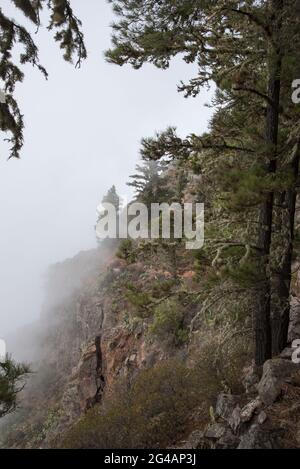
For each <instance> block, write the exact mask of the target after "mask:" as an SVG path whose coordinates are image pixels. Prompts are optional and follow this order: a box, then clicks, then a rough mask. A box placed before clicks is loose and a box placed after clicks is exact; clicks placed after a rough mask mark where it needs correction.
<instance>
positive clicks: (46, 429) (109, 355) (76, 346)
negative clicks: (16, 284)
mask: <svg viewBox="0 0 300 469" xmlns="http://www.w3.org/2000/svg"><path fill="white" fill-rule="evenodd" d="M91 260H92V262H91ZM74 265H75V266H76V269H74ZM141 269H143V266H141V265H140V264H137V265H130V266H128V265H127V264H126V262H125V261H122V260H120V259H117V258H115V257H113V256H112V255H111V254H110V253H109V250H108V251H105V250H101V251H100V250H98V251H92V252H90V253H82V254H81V255H79V256H77V257H76V258H74V259H73V260H72V261H71V260H68V261H66V263H64V264H60V265H57V266H55V267H53V268H51V272H50V281H49V282H48V291H47V307H45V308H44V310H43V312H42V315H41V320H40V324H39V325H38V326H37V325H35V329H36V331H35V334H34V338H33V340H34V341H36V342H37V343H38V345H37V346H36V349H37V350H38V356H37V357H36V359H35V362H34V364H33V371H34V374H33V375H32V376H31V378H30V380H29V382H28V383H27V386H26V389H25V390H24V392H23V393H22V396H20V402H21V408H20V409H19V411H18V413H17V414H16V415H13V416H11V417H9V418H7V419H6V421H5V422H4V425H3V426H4V429H5V428H6V429H7V428H9V432H8V443H9V445H11V446H13V447H27V448H28V447H48V446H49V445H50V444H51V441H52V440H54V439H55V438H57V436H58V435H61V434H63V433H64V432H65V431H66V430H67V429H68V428H69V427H70V426H71V425H72V424H73V423H74V422H76V421H77V420H78V419H79V418H80V417H81V416H82V415H84V414H85V412H86V411H87V410H88V409H90V408H91V407H93V406H94V405H96V404H97V403H100V402H101V400H102V397H103V395H105V394H107V393H109V392H110V390H111V389H112V387H113V385H114V383H115V382H116V380H119V379H120V378H124V379H132V378H133V377H134V376H135V375H136V374H137V373H138V371H139V370H140V369H142V368H144V367H149V366H151V365H153V364H154V363H156V362H158V361H160V360H162V359H164V358H166V357H167V356H168V353H167V352H166V351H165V350H163V349H162V348H160V346H159V345H158V344H157V343H154V342H151V341H147V340H146V338H145V324H143V321H140V322H139V324H138V325H137V327H136V326H134V330H133V329H132V325H131V324H130V323H129V322H128V321H127V319H128V318H127V317H126V314H125V313H126V312H128V309H129V306H128V301H127V299H126V296H125V290H126V288H125V287H124V284H125V283H126V282H127V281H128V279H131V281H132V280H133V279H134V278H137V277H139V276H140V274H141ZM166 275H167V274H166ZM151 276H152V277H155V276H156V272H155V270H153V272H152V273H151ZM159 276H160V279H163V278H164V274H163V273H159ZM125 280H126V281H125ZM64 285H66V290H65V291H64ZM28 337H29V335H28ZM30 337H31V340H32V336H30ZM12 346H13V345H12ZM35 353H36V352H35ZM19 355H22V354H21V353H19ZM4 433H5V437H6V432H4ZM5 444H7V441H6V443H5Z"/></svg>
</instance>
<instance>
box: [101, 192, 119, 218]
mask: <svg viewBox="0 0 300 469" xmlns="http://www.w3.org/2000/svg"><path fill="white" fill-rule="evenodd" d="M102 203H103V204H105V203H108V204H112V205H113V206H114V207H115V209H116V211H117V213H119V211H120V207H121V198H120V197H119V195H118V194H117V190H116V186H112V187H111V188H110V189H109V190H108V191H107V194H106V195H105V196H104V197H103V199H102Z"/></svg>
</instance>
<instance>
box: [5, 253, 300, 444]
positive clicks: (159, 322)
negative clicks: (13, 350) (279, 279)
mask: <svg viewBox="0 0 300 469" xmlns="http://www.w3.org/2000/svg"><path fill="white" fill-rule="evenodd" d="M127 247H128V246H127ZM131 249H133V251H132V253H133V254H134V255H131V256H128V255H126V256H124V250H123V251H122V252H120V251H119V253H118V255H117V256H116V246H109V247H107V248H103V247H102V249H98V250H94V251H91V252H88V253H81V254H80V255H79V256H76V258H74V259H73V260H68V261H66V262H65V263H62V264H60V265H57V266H54V267H53V268H51V270H50V274H49V281H48V288H47V301H46V303H45V307H44V310H43V312H42V315H41V319H40V323H39V324H38V325H35V328H34V329H35V333H34V337H35V338H34V340H35V341H36V344H37V345H36V347H35V348H36V350H38V355H36V357H35V362H34V364H33V368H34V373H33V374H32V376H31V378H30V380H29V382H28V384H27V386H26V389H25V390H24V392H23V393H22V396H21V397H20V409H19V411H18V412H17V414H15V415H12V416H10V417H8V418H6V419H5V421H4V422H3V423H2V444H3V446H5V447H7V446H9V447H18V448H47V447H56V446H60V445H61V444H62V441H63V440H64V438H65V435H68V432H70V431H72V429H73V428H74V427H76V425H78V422H79V423H80V422H81V421H82V419H85V418H86V416H89V417H88V418H89V420H88V421H89V422H91V420H93V415H94V414H93V413H92V412H95V409H96V413H97V415H100V416H101V415H102V414H105V411H106V409H107V408H108V409H110V406H111V404H110V401H111V400H112V399H113V398H112V396H114V392H115V391H114V390H115V389H116V388H118V386H120V383H122V386H123V387H124V386H125V388H126V389H129V388H130V386H132V385H133V384H132V383H135V382H136V380H138V379H139V377H140V376H141V375H142V374H143V371H145V370H151V369H155V367H157V365H158V364H160V363H166V364H167V369H170V368H172V370H173V371H174V370H177V365H174V360H176V361H177V362H178V363H180V366H181V365H182V366H184V367H185V368H186V370H187V374H186V375H185V374H184V373H185V372H183V375H184V376H187V379H185V381H182V376H183V375H182V372H181V371H178V376H177V375H176V376H175V374H174V373H175V372H174V373H173V374H174V376H169V375H168V374H165V375H164V374H163V373H165V372H163V373H162V376H165V378H164V380H165V381H166V380H170V383H171V381H172V380H173V379H175V381H174V383H175V384H174V386H173V385H172V386H173V387H175V388H176V386H177V387H178V390H175V391H174V389H173V388H170V389H165V388H161V386H164V387H165V386H166V383H165V382H164V383H159V384H158V386H160V387H159V389H162V391H161V392H162V393H164V392H166V395H167V396H168V395H170V396H172V395H173V394H172V393H173V391H174V393H175V394H174V396H175V397H174V399H175V400H174V403H175V407H176V412H178V415H179V416H180V420H179V421H180V423H181V425H180V426H178V428H175V429H173V430H172V432H170V435H168V437H166V438H163V437H162V436H161V437H158V441H157V443H156V444H157V446H164V445H167V446H172V447H179V448H192V447H193V448H277V447H300V436H299V435H300V428H298V415H299V412H300V368H299V365H296V364H293V363H292V361H291V353H292V351H291V349H287V350H286V351H284V353H283V354H282V356H281V357H278V358H275V359H273V360H270V361H268V362H266V363H265V365H264V367H263V369H257V368H255V367H254V366H253V365H252V364H251V359H250V355H249V347H248V343H249V340H248V338H247V334H248V332H247V331H248V329H247V324H248V321H249V318H248V319H247V318H244V319H243V321H242V323H239V325H238V326H237V325H236V322H234V325H233V323H232V322H231V323H229V322H228V321H227V320H226V322H225V321H224V320H223V321H222V320H221V318H220V317H217V318H216V317H213V316H211V315H210V314H209V313H208V312H207V310H206V308H205V301H203V299H202V297H201V295H200V293H199V282H198V281H197V279H196V273H195V272H194V271H193V270H192V268H193V261H192V259H191V258H190V257H189V256H188V255H187V254H186V253H185V254H184V255H181V254H182V252H183V251H182V252H181V250H180V247H179V249H178V253H177V260H176V272H175V273H174V271H172V265H173V264H172V262H171V261H170V256H169V253H168V256H167V257H164V256H163V254H162V253H163V252H165V251H160V250H159V248H158V247H157V246H156V247H155V246H152V245H151V246H150V247H149V246H146V248H145V246H142V247H141V246H138V247H137V246H135V247H134V248H132V246H131ZM149 249H150V250H151V252H150V254H149ZM126 252H127V251H126ZM132 253H131V254H132ZM127 254H128V253H127ZM171 258H172V256H171ZM173 267H174V265H173ZM292 305H293V307H292V321H291V328H290V338H291V340H292V339H294V338H295V337H296V336H297V333H298V328H299V327H298V326H299V321H300V311H299V303H298V300H297V298H296V297H294V298H293V303H292ZM243 334H245V335H243ZM28 337H30V340H33V339H32V335H31V336H30V334H29V335H28ZM250 343H251V340H250ZM245 344H247V347H245ZM250 348H251V345H250ZM170 360H173V361H170ZM168 363H169V364H170V365H168ZM178 370H179V368H178ZM180 370H181V369H180ZM195 370H196V371H195ZM180 373H181V374H180ZM157 376H158V375H153V376H152V375H151V376H150V378H149V377H148V378H147V379H150V380H152V381H153V382H154V381H155V380H156V379H158V378H157ZM124 383H125V384H124ZM172 383H173V381H172ZM148 384H149V396H150V395H151V396H152V397H151V399H153V401H154V404H153V402H150V404H149V402H146V403H145V401H142V402H143V404H141V409H139V410H138V413H143V409H148V407H147V406H149V409H151V415H150V414H149V415H148V414H147V416H146V417H147V419H148V420H150V421H151V419H152V420H153V422H155V420H158V421H159V419H162V420H160V425H161V422H164V421H165V420H163V419H164V418H165V417H162V412H161V409H160V410H157V409H156V406H157V402H158V401H159V400H160V399H162V400H163V398H162V397H161V396H160V395H159V394H157V392H156V391H155V389H154V391H155V392H156V394H155V392H154V391H153V390H152V391H153V392H152V391H151V389H150V388H151V386H152V384H153V383H151V382H149V383H148ZM148 384H147V385H146V391H143V393H144V396H143V398H145V395H146V394H147V388H148ZM167 384H168V383H167ZM155 385H156V384H155ZM155 385H154V384H153V386H154V387H155ZM176 389H177V388H176ZM128 392H129V391H128ZM130 392H131V391H130ZM135 392H136V391H135ZM186 392H187V393H189V392H190V396H191V399H190V400H191V403H190V404H188V403H187V401H188V399H185V398H184V397H183V396H185V394H184V393H186ZM151 393H152V394H151ZM195 394H197V396H196V398H195ZM133 395H134V396H137V394H133ZM187 395H189V394H187ZM138 396H139V395H138ZM153 396H154V397H153ZM139 398H140V397H134V399H136V400H137V401H138V399H139ZM194 398H195V400H194V401H193V399H194ZM122 399H123V398H122ZM149 399H150V398H149ZM177 401H178V402H179V403H178V402H177ZM131 405H132V403H129V404H128V406H131ZM126 406H127V404H126ZM179 406H180V410H178V409H179ZM153 407H154V410H153ZM121 409H122V407H121ZM108 412H110V410H109V411H108ZM120 412H121V414H123V412H124V415H125V413H126V411H125V410H124V408H123V410H121V411H120ZM145 412H146V411H145ZM147 412H148V410H147ZM174 412H175V411H174ZM126 415H127V414H126ZM174 415H175V416H176V415H177V414H176V413H175V414H174ZM97 418H98V417H97V416H96V417H95V421H97ZM128 418H129V419H130V418H133V417H132V415H131V414H130V417H128ZM174 418H175V417H174ZM122 425H126V424H124V422H123V423H122ZM152 426H153V425H152ZM93 431H97V429H96V430H93ZM114 431H116V429H114V427H113V426H112V432H114ZM147 431H148V432H149V441H152V440H151V437H150V432H151V431H152V430H151V429H150V430H147ZM165 433H166V434H167V433H168V428H166V430H165ZM71 441H72V440H71ZM153 441H155V440H153ZM76 444H77V443H76ZM108 444H111V443H108ZM126 444H127V443H126ZM126 444H125V443H124V446H125V447H126ZM128 444H129V443H128ZM137 444H139V443H137ZM140 444H141V446H143V445H145V442H143V443H140ZM149 444H150V443H149ZM71 445H72V443H71ZM85 445H86V443H84V444H83V446H85ZM116 447H118V446H117V443H116Z"/></svg>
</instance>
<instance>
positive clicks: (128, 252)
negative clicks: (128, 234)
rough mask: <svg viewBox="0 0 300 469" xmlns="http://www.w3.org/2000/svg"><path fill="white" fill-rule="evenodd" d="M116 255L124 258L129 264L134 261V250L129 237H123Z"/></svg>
mask: <svg viewBox="0 0 300 469" xmlns="http://www.w3.org/2000/svg"><path fill="white" fill-rule="evenodd" d="M117 257H119V258H120V259H124V260H125V261H127V262H128V263H129V264H131V263H133V262H135V261H136V252H135V249H134V247H133V242H132V240H131V239H124V240H123V241H122V242H121V243H120V245H119V249H118V251H117Z"/></svg>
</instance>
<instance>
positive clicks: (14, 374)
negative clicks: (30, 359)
mask: <svg viewBox="0 0 300 469" xmlns="http://www.w3.org/2000/svg"><path fill="white" fill-rule="evenodd" d="M29 372H30V369H29V367H28V366H27V365H22V364H21V365H20V364H16V363H15V362H14V361H13V360H12V359H11V358H9V357H6V359H5V360H4V361H3V362H0V418H1V417H4V416H5V415H7V414H9V413H10V412H13V411H14V410H15V409H16V407H17V396H18V393H19V392H20V391H21V390H22V389H23V384H22V383H23V382H24V379H25V377H26V375H27V374H28V373H29Z"/></svg>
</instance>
